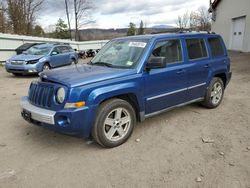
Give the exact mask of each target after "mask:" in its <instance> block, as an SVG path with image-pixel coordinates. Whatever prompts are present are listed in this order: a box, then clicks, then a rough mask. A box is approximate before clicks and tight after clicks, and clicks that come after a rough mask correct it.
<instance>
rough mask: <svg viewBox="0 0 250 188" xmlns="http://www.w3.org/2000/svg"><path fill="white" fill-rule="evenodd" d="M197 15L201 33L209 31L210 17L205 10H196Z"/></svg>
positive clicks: (203, 8)
mask: <svg viewBox="0 0 250 188" xmlns="http://www.w3.org/2000/svg"><path fill="white" fill-rule="evenodd" d="M198 13H199V28H200V30H203V31H210V30H211V21H212V18H211V15H210V14H209V12H208V11H207V10H206V8H205V7H200V8H199V9H198Z"/></svg>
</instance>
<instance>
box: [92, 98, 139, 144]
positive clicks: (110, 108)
mask: <svg viewBox="0 0 250 188" xmlns="http://www.w3.org/2000/svg"><path fill="white" fill-rule="evenodd" d="M116 116H117V117H116ZM135 123H136V115H135V111H134V108H133V107H132V106H131V105H130V104H129V103H128V102H127V101H124V100H121V99H111V100H107V101H105V102H103V103H102V104H101V105H100V107H99V108H98V111H97V116H96V120H95V123H94V126H93V128H92V136H93V138H94V140H95V141H96V142H97V143H98V144H100V145H101V146H103V147H106V148H112V147H116V146H119V145H121V144H123V143H125V142H126V141H127V140H128V138H129V137H130V136H131V134H132V132H133V129H134V125H135Z"/></svg>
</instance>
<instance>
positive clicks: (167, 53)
mask: <svg viewBox="0 0 250 188" xmlns="http://www.w3.org/2000/svg"><path fill="white" fill-rule="evenodd" d="M151 57H166V60H167V63H179V62H181V61H182V49H181V42H180V40H177V39H174V40H166V41H161V42H158V43H157V44H156V46H155V48H154V50H153V52H152V54H151Z"/></svg>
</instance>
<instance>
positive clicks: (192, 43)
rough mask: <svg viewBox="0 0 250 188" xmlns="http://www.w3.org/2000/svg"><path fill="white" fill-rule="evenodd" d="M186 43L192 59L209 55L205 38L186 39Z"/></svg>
mask: <svg viewBox="0 0 250 188" xmlns="http://www.w3.org/2000/svg"><path fill="white" fill-rule="evenodd" d="M186 43H187V50H188V57H189V59H190V60H194V59H200V58H205V57H207V50H206V46H205V42H204V40H203V39H186Z"/></svg>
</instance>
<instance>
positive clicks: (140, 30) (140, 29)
mask: <svg viewBox="0 0 250 188" xmlns="http://www.w3.org/2000/svg"><path fill="white" fill-rule="evenodd" d="M138 35H144V24H143V21H142V20H141V23H140V27H139V29H138Z"/></svg>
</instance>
